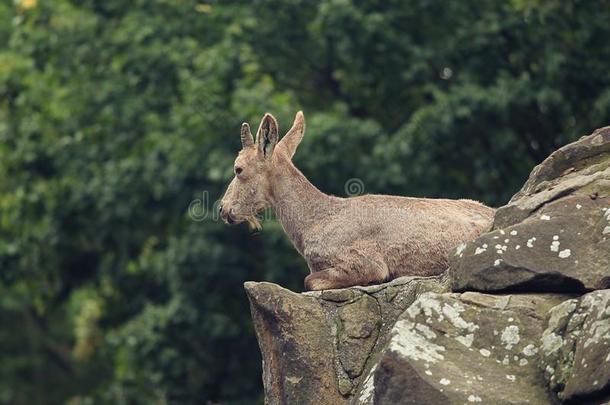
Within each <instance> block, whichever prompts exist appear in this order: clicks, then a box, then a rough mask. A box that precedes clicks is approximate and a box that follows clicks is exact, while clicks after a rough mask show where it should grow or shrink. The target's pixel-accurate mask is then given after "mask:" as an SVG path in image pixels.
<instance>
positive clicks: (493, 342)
mask: <svg viewBox="0 0 610 405" xmlns="http://www.w3.org/2000/svg"><path fill="white" fill-rule="evenodd" d="M563 299H565V297H561V296H557V295H551V294H548V295H545V296H538V295H506V296H492V295H486V294H480V293H464V294H437V293H425V294H423V295H421V296H420V297H419V298H418V299H417V300H416V301H415V302H414V303H413V305H411V307H409V308H408V309H407V310H406V311H405V313H404V314H403V315H402V316H401V317H400V318H399V319H398V321H397V322H396V324H395V326H394V328H393V329H392V331H391V334H390V336H391V338H390V341H389V343H388V344H387V345H386V346H385V348H384V349H383V350H382V351H381V354H380V358H379V361H378V362H377V363H376V365H374V366H373V367H372V369H371V370H370V371H369V373H368V375H367V377H366V379H365V380H364V382H363V383H362V385H361V387H360V388H359V392H358V395H357V396H356V400H355V402H354V403H358V404H436V403H450V404H464V403H483V404H490V403H495V404H527V403H529V404H549V403H551V402H552V398H551V396H550V395H549V392H548V391H547V389H546V386H545V384H544V381H543V380H542V378H541V371H540V369H539V364H538V357H539V350H540V347H539V346H540V336H541V334H542V331H543V323H544V318H545V316H546V313H547V311H548V310H549V309H550V308H551V307H553V306H554V305H556V304H558V303H559V302H561V301H562V300H563Z"/></svg>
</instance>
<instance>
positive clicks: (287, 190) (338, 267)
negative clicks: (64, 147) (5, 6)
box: [220, 112, 494, 290]
mask: <svg viewBox="0 0 610 405" xmlns="http://www.w3.org/2000/svg"><path fill="white" fill-rule="evenodd" d="M304 132H305V119H304V117H303V114H302V113H301V112H298V113H297V115H296V118H295V121H294V124H293V126H292V128H291V129H290V131H288V133H287V134H286V135H285V136H284V137H283V138H282V140H281V141H280V142H279V143H278V129H277V122H276V120H275V118H274V117H273V116H272V115H271V114H265V116H264V117H263V119H262V121H261V124H260V126H259V130H258V132H257V136H256V142H255V141H254V139H253V138H252V134H251V133H250V128H249V126H248V124H243V125H242V133H241V138H242V146H243V149H242V150H241V151H240V152H239V155H238V156H237V159H236V160H235V173H236V175H235V178H234V179H233V181H231V184H229V187H228V189H227V192H226V193H225V195H224V197H223V199H222V203H221V206H220V213H221V215H222V217H223V219H224V220H225V222H228V223H231V224H234V223H239V222H243V221H248V222H250V223H251V224H254V225H255V226H259V224H258V220H256V217H255V215H256V214H257V213H259V212H260V211H262V210H264V209H265V208H267V207H272V208H273V209H274V210H275V212H276V215H277V217H278V219H279V221H280V222H281V224H282V226H283V228H284V230H285V231H286V234H287V235H288V237H289V238H290V240H291V241H292V242H293V244H294V246H295V247H296V249H297V250H298V251H299V253H300V254H301V255H302V256H303V257H304V258H305V260H306V261H307V264H308V265H309V269H310V271H311V274H310V275H309V276H307V277H306V278H305V287H306V288H307V289H310V290H325V289H330V288H343V287H349V286H353V285H366V284H371V283H379V282H383V281H387V280H391V279H393V278H396V277H400V276H405V275H410V276H430V275H436V274H440V273H442V272H443V271H445V270H446V269H447V265H448V257H449V254H450V252H451V251H452V249H454V248H456V247H457V246H458V245H459V244H460V243H463V242H466V241H468V240H471V239H473V238H474V237H475V236H477V235H478V234H479V233H480V232H481V231H482V230H484V229H485V228H486V227H487V226H488V225H489V224H490V221H491V218H492V216H493V213H494V210H493V209H492V208H489V207H486V206H484V205H483V204H480V203H478V202H476V201H471V200H444V199H428V198H410V197H397V196H388V195H363V196H359V197H351V198H339V197H335V196H331V195H327V194H324V193H323V192H321V191H320V190H318V189H317V188H316V187H315V186H313V185H312V184H311V183H310V182H309V181H308V180H307V179H306V178H305V176H304V175H303V174H302V173H301V172H300V171H299V170H298V169H297V168H296V167H295V166H294V165H293V163H292V156H293V155H294V153H295V151H296V148H297V146H298V145H299V143H300V142H301V139H302V138H303V134H304Z"/></svg>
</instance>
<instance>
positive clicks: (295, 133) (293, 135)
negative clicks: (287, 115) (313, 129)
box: [279, 111, 305, 158]
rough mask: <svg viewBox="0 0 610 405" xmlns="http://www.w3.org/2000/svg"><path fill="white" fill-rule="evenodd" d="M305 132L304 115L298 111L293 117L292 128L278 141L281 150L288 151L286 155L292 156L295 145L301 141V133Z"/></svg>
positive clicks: (295, 149)
mask: <svg viewBox="0 0 610 405" xmlns="http://www.w3.org/2000/svg"><path fill="white" fill-rule="evenodd" d="M304 134H305V116H304V115H303V111H299V112H298V113H297V115H296V117H294V123H293V124H292V128H290V131H288V132H287V133H286V135H284V137H283V138H282V140H281V141H280V143H279V146H281V147H282V148H283V150H285V151H286V153H288V156H289V157H290V158H292V157H293V156H294V153H295V152H296V151H297V147H298V146H299V144H300V143H301V140H302V139H303V135H304Z"/></svg>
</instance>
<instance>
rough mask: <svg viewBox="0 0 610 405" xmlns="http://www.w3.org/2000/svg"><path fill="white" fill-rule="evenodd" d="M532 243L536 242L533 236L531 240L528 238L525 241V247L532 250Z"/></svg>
mask: <svg viewBox="0 0 610 405" xmlns="http://www.w3.org/2000/svg"><path fill="white" fill-rule="evenodd" d="M534 242H536V237H535V236H534V237H533V238H529V239H528V240H527V247H528V248H533V247H534Z"/></svg>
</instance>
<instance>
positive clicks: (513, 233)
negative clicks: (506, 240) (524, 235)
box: [510, 230, 518, 236]
mask: <svg viewBox="0 0 610 405" xmlns="http://www.w3.org/2000/svg"><path fill="white" fill-rule="evenodd" d="M517 233H518V232H517V231H514V230H513V231H510V234H511V235H512V236H516V235H517Z"/></svg>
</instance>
